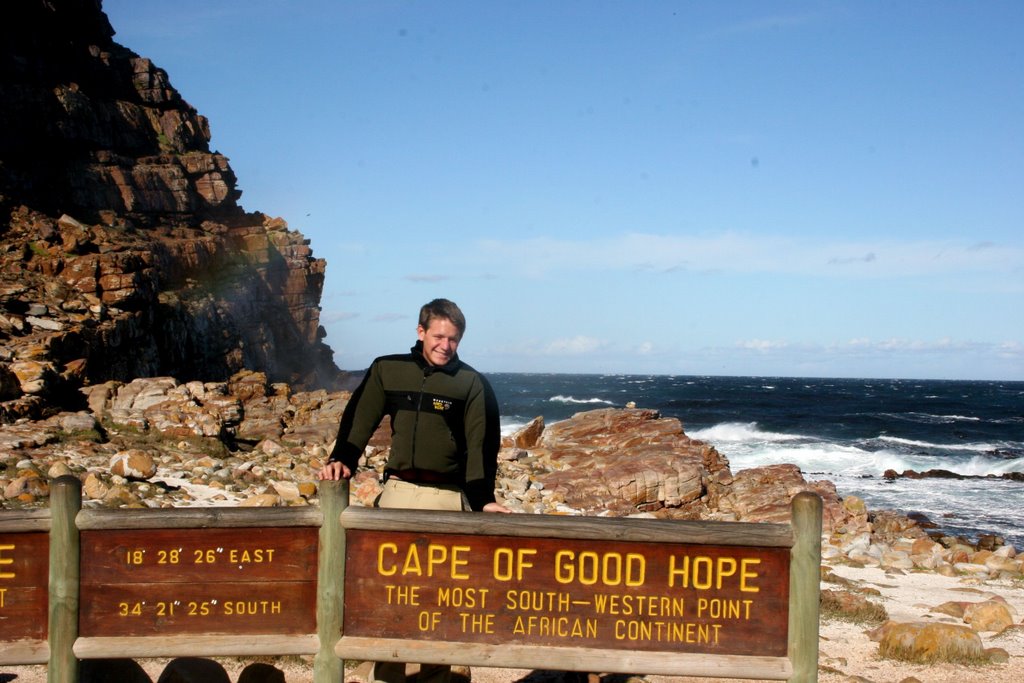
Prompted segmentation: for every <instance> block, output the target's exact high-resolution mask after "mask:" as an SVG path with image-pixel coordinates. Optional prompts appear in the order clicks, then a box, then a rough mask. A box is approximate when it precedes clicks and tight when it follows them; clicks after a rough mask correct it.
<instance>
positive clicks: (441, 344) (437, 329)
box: [416, 318, 462, 365]
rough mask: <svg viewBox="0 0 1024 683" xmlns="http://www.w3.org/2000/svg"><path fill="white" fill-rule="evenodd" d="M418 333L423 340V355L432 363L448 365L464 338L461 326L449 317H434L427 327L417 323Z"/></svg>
mask: <svg viewBox="0 0 1024 683" xmlns="http://www.w3.org/2000/svg"><path fill="white" fill-rule="evenodd" d="M416 334H417V335H418V336H419V338H420V341H421V342H423V357H424V358H425V359H426V361H427V362H428V363H430V364H431V365H446V364H447V363H448V361H450V360H451V359H452V358H453V357H454V356H455V350H456V349H457V348H458V347H459V341H460V340H461V339H462V335H461V334H460V333H459V328H457V327H455V325H453V324H452V321H451V320H448V319H447V318H432V319H431V320H430V322H429V323H427V328H426V329H424V328H423V325H417V326H416Z"/></svg>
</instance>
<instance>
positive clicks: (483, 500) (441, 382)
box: [317, 299, 511, 683]
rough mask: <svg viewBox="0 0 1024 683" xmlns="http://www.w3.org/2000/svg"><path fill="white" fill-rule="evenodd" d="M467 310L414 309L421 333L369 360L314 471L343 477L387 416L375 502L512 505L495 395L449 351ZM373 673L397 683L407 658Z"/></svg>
mask: <svg viewBox="0 0 1024 683" xmlns="http://www.w3.org/2000/svg"><path fill="white" fill-rule="evenodd" d="M465 331H466V318H465V316H464V315H463V314H462V311H461V310H459V307H458V306H456V305H455V304H454V303H453V302H451V301H448V300H447V299H434V300H433V301H431V302H430V303H428V304H426V305H424V306H423V308H421V309H420V317H419V324H418V326H417V327H416V334H417V336H418V337H419V341H418V342H416V345H415V346H414V347H413V348H412V349H411V350H410V352H409V353H407V354H396V355H392V356H382V357H380V358H377V359H376V360H374V361H373V363H372V364H371V365H370V369H369V370H368V371H367V373H366V376H365V377H364V378H363V381H362V383H361V384H360V385H359V387H358V388H357V389H356V390H355V392H353V394H352V398H351V399H350V400H349V402H348V405H347V406H345V412H344V413H343V414H342V416H341V425H340V427H339V429H338V438H337V441H336V442H335V445H334V450H333V451H332V452H331V456H330V458H329V459H328V461H327V463H326V464H325V465H324V466H323V468H321V470H320V472H319V473H318V475H317V476H318V477H319V478H320V479H330V480H337V479H348V478H349V477H351V476H352V474H353V473H354V472H355V470H356V465H357V464H358V462H359V457H360V456H361V455H362V453H363V449H364V448H365V447H366V444H367V442H368V441H369V440H370V437H371V436H372V435H373V432H374V431H375V430H376V429H377V427H378V425H379V424H380V421H381V420H382V419H383V418H384V416H385V415H388V416H390V417H391V452H390V455H389V456H388V462H387V466H386V469H385V471H384V490H383V491H382V492H381V495H380V497H379V498H378V499H377V505H378V507H382V508H406V509H416V510H483V511H485V512H506V513H507V512H511V510H509V509H508V508H506V507H505V506H504V505H501V504H500V503H498V502H497V501H496V500H495V498H494V477H495V474H496V473H497V455H498V448H499V446H500V441H501V434H500V425H499V420H498V402H497V399H496V398H495V396H494V392H493V391H492V390H491V387H490V385H489V384H488V383H487V380H486V379H484V376H483V375H481V374H480V373H478V372H477V371H476V370H474V369H473V368H471V367H470V366H468V365H466V364H465V363H463V362H462V361H460V360H459V356H458V354H457V353H456V350H457V349H458V346H459V342H460V341H462V335H463V333H464V332H465ZM450 676H451V669H450V667H448V666H443V665H427V664H424V665H421V666H420V676H419V680H420V681H421V682H422V681H426V680H429V681H430V682H431V683H447V681H448V680H449V679H450ZM371 679H372V681H374V682H377V681H380V682H383V683H404V682H405V664H403V663H400V662H398V663H396V662H377V663H376V664H374V668H373V672H372V674H371Z"/></svg>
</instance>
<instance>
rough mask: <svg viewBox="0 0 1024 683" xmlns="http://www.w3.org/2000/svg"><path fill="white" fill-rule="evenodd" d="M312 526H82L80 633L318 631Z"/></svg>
mask: <svg viewBox="0 0 1024 683" xmlns="http://www.w3.org/2000/svg"><path fill="white" fill-rule="evenodd" d="M317 533H318V532H317V529H315V528H238V529H162V530H140V531H131V530H111V531H106V530H96V531H83V532H82V539H81V547H82V569H81V576H82V579H81V597H80V601H81V613H80V617H79V629H80V635H82V636H147V635H174V634H185V633H231V634H235V635H242V634H254V635H256V634H305V633H315V632H316V572H317V546H318V543H317Z"/></svg>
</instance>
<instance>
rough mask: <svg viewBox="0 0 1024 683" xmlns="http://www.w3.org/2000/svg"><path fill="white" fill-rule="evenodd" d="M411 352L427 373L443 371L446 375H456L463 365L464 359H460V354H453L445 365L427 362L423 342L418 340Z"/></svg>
mask: <svg viewBox="0 0 1024 683" xmlns="http://www.w3.org/2000/svg"><path fill="white" fill-rule="evenodd" d="M409 353H410V354H412V359H413V360H414V361H415V362H416V365H418V366H419V368H420V370H423V372H425V373H426V374H428V375H429V374H432V373H434V372H443V373H445V374H446V375H454V374H455V373H456V372H458V370H459V366H460V365H462V361H460V360H459V354H457V353H456V354H455V355H453V356H452V359H451V360H450V361H448V362H447V363H445V364H444V365H431V364H430V363H428V362H427V359H426V358H424V357H423V342H421V341H417V342H416V345H415V346H413V347H412V348H411V349H409Z"/></svg>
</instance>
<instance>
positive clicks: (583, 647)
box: [0, 476, 821, 683]
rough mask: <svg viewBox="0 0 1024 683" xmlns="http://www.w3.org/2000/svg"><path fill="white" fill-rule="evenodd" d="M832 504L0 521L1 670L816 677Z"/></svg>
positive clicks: (239, 512)
mask: <svg viewBox="0 0 1024 683" xmlns="http://www.w3.org/2000/svg"><path fill="white" fill-rule="evenodd" d="M820 552H821V499H820V498H819V497H818V496H816V495H814V494H811V493H802V494H799V495H797V496H796V497H795V498H794V500H793V506H792V523H791V524H788V525H779V524H746V523H732V522H729V523H726V522H714V523H713V522H683V521H668V520H656V519H608V518H582V517H556V516H541V515H497V514H493V515H492V514H483V513H481V514H467V513H448V512H432V511H428V512H424V511H409V510H376V509H367V508H362V507H356V506H353V507H348V482H323V483H322V484H321V487H320V507H319V508H315V507H293V508H237V507H235V508H174V509H160V510H145V509H139V510H130V511H125V510H88V509H82V506H81V486H80V483H79V481H78V480H77V479H76V478H74V477H70V476H65V477H60V478H58V479H56V480H55V481H54V482H53V483H52V486H51V506H50V508H49V509H48V510H34V511H0V664H44V663H45V664H47V665H48V669H47V680H48V682H49V683H77V681H78V661H79V660H81V659H104V658H124V657H131V658H145V657H175V656H206V657H217V656H246V655H313V656H314V658H313V669H314V680H315V681H316V683H328V682H329V683H337V681H339V680H341V679H342V673H343V665H344V660H345V659H349V660H393V661H412V662H416V661H425V662H435V663H449V664H463V665H470V666H492V667H509V668H524V667H529V668H549V669H558V670H575V671H591V672H600V673H646V674H664V675H679V676H710V677H730V678H765V679H773V680H790V681H801V682H803V681H815V680H817V657H818V601H819V565H820Z"/></svg>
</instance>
